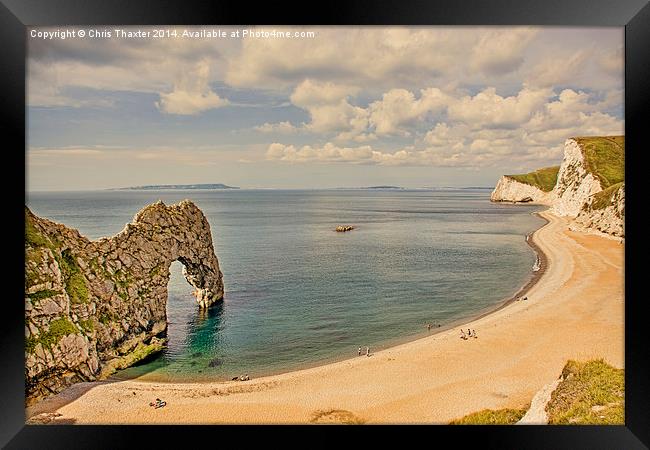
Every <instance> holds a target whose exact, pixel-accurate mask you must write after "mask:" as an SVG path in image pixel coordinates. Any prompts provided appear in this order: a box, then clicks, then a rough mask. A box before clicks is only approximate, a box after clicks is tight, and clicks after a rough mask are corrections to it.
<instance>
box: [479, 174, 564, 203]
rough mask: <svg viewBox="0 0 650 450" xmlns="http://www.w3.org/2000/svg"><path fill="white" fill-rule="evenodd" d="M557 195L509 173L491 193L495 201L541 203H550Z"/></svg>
mask: <svg viewBox="0 0 650 450" xmlns="http://www.w3.org/2000/svg"><path fill="white" fill-rule="evenodd" d="M554 198H555V196H554V194H553V193H552V192H544V191H542V190H541V189H539V188H537V187H535V186H532V185H530V184H526V183H520V182H519V181H517V180H515V179H514V178H511V177H509V176H507V175H504V176H502V177H501V178H499V181H498V182H497V185H496V187H495V188H494V190H493V191H492V194H491V195H490V200H491V201H493V202H513V203H528V202H532V203H539V204H542V205H550V204H551V203H552V202H553V200H554Z"/></svg>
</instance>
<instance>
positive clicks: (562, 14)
mask: <svg viewBox="0 0 650 450" xmlns="http://www.w3.org/2000/svg"><path fill="white" fill-rule="evenodd" d="M94 24H98V25H99V24H106V25H110V24H121V25H136V24H140V25H156V24H188V25H189V24H197V25H198V24H223V25H237V24H239V25H241V24H277V25H287V24H303V25H318V24H321V25H330V24H331V25H541V26H544V25H555V26H577V27H580V26H624V27H625V62H626V64H625V134H626V141H627V143H626V146H627V148H628V151H627V152H626V153H627V155H626V163H627V164H626V168H625V170H626V172H627V174H626V184H627V185H628V186H627V188H626V195H627V202H628V208H627V211H626V235H627V236H626V237H627V238H630V237H631V239H632V240H631V242H632V245H627V246H626V255H625V257H626V270H625V292H626V302H625V326H626V333H625V341H626V347H625V368H626V375H625V382H626V396H625V400H626V402H625V416H626V419H625V426H568V427H564V426H550V427H549V426H547V427H545V426H518V427H508V426H500V427H491V426H469V427H468V426H464V427H447V426H433V427H415V431H418V435H419V436H418V437H420V438H424V439H425V442H427V443H430V444H431V445H438V446H440V445H445V446H453V447H455V448H462V447H463V446H465V445H468V442H472V443H473V445H480V446H481V447H488V448H501V449H505V448H519V449H523V448H540V449H541V448H554V449H560V448H570V449H577V448H589V449H597V448H607V449H613V448H621V449H623V448H624V449H636V448H648V445H649V443H650V426H649V424H650V415H649V414H648V411H649V407H648V403H649V402H648V400H649V399H650V392H649V390H648V379H650V374H649V373H648V367H647V360H648V359H647V357H648V345H647V342H648V339H647V334H646V333H645V328H646V327H644V325H645V324H644V316H643V314H642V312H641V311H642V308H643V303H645V299H644V298H643V297H641V296H639V295H637V293H638V292H639V287H640V285H639V279H638V273H639V270H642V268H643V265H642V263H639V264H635V262H636V261H637V259H638V258H637V257H638V256H640V254H641V248H640V240H641V239H642V237H643V236H642V232H641V231H640V230H639V228H637V227H638V225H639V223H638V218H639V217H640V213H639V212H638V210H637V208H636V206H635V205H639V204H641V202H642V200H641V199H642V198H643V197H642V195H641V194H640V192H642V191H640V189H641V186H640V180H641V179H642V175H637V173H636V171H638V170H640V167H641V164H640V163H639V162H640V161H639V159H640V157H641V154H642V152H644V151H647V150H646V149H647V144H646V143H645V142H644V140H643V132H642V129H643V127H644V125H645V124H644V123H643V117H645V116H646V115H647V114H644V113H647V112H648V106H647V105H648V102H649V100H650V97H649V96H648V91H649V89H648V84H647V83H649V80H650V77H649V74H650V70H649V69H650V52H648V48H650V45H649V44H650V5H649V4H648V1H646V0H618V1H615V0H609V1H608V0H591V1H590V0H570V1H569V0H545V1H543V2H542V1H534V0H491V1H482V0H445V1H436V2H431V1H424V0H401V1H399V2H391V3H389V4H386V3H383V2H370V1H362V0H354V1H352V0H347V1H328V2H323V3H320V4H311V3H310V4H308V3H303V4H300V5H293V4H278V3H277V2H264V3H247V2H235V1H232V0H229V1H218V2H199V1H190V0H184V1H182V2H181V1H170V0H164V1H157V2H153V1H146V0H140V1H135V0H119V1H111V2H108V1H101V0H93V1H89V0H85V1H84V0H50V1H48V0H0V43H1V44H2V64H1V65H0V68H1V69H0V77H1V80H2V82H1V83H0V92H2V97H0V98H1V99H2V103H1V104H0V110H1V111H2V112H1V114H2V116H1V117H2V121H1V122H0V123H2V129H3V130H4V133H3V134H4V136H5V139H6V141H5V142H14V143H15V144H13V145H12V146H11V147H10V146H9V144H5V145H6V147H5V152H4V156H5V165H6V164H8V167H7V166H6V167H5V171H6V172H5V173H7V174H8V175H10V176H11V178H7V180H9V179H11V180H15V179H16V177H17V179H18V180H21V179H22V180H23V186H24V181H25V178H23V177H24V175H25V153H24V152H20V150H19V149H20V147H21V146H23V148H24V149H26V148H27V142H26V135H25V130H26V127H25V125H26V123H25V122H26V109H25V56H26V54H25V53H26V29H27V27H29V26H38V25H94ZM8 137H13V138H15V139H13V140H9V139H7V138H8ZM644 144H645V145H644ZM15 183H16V182H15V181H9V182H7V181H5V186H6V189H5V191H6V193H7V194H8V195H7V197H10V198H8V199H6V202H5V203H6V204H9V205H10V206H6V207H5V208H8V209H9V212H8V213H7V216H9V217H7V216H5V218H4V220H5V222H6V223H5V225H6V226H5V227H4V228H5V229H6V230H7V231H6V232H5V233H6V234H5V238H4V240H3V241H4V244H5V248H7V247H9V250H10V253H9V255H10V257H9V258H7V259H6V261H5V262H6V263H7V264H6V265H7V266H8V268H7V269H6V270H4V271H3V274H4V277H2V278H3V279H4V280H5V281H6V283H5V289H8V291H7V293H8V295H5V296H4V297H5V298H4V301H3V302H2V307H3V311H2V313H1V314H0V317H2V320H3V326H2V327H1V328H0V330H1V333H0V349H1V351H2V353H1V355H2V360H1V361H2V366H3V367H2V370H0V378H1V381H0V389H1V390H2V396H1V397H0V399H2V400H1V402H2V413H1V414H0V415H1V416H2V419H1V420H0V445H2V446H5V447H6V448H20V449H23V448H30V449H32V448H33V449H36V448H104V447H107V448H108V447H110V448H123V447H131V446H133V444H134V442H135V441H136V440H137V439H139V438H142V439H144V440H145V442H146V441H148V442H154V445H156V446H157V447H159V446H161V445H162V446H166V444H168V443H170V442H173V441H172V438H178V437H181V438H187V439H188V440H187V441H186V442H188V443H190V442H193V443H200V440H199V439H201V438H203V439H208V441H206V442H213V443H214V445H215V446H216V445H220V444H219V441H220V440H221V439H224V440H225V437H224V434H228V437H229V438H236V439H237V442H238V444H240V445H241V444H244V445H246V443H248V442H251V443H252V442H255V438H256V437H259V435H256V434H255V433H243V431H245V430H244V429H241V428H239V427H224V426H219V427H217V426H207V427H188V426H155V427H147V426H110V427H109V426H61V425H59V426H26V425H25V407H24V345H23V339H24V331H23V320H22V317H23V315H24V310H23V303H22V302H21V301H20V300H19V299H20V295H21V290H22V283H21V282H18V281H17V280H20V279H21V278H22V277H23V276H24V275H23V274H22V262H23V258H24V248H23V245H22V239H21V237H20V236H21V235H22V233H23V232H24V231H23V230H24V222H23V220H24V219H23V217H24V215H23V214H24V212H23V206H24V204H25V197H24V196H25V192H26V191H25V189H23V191H22V194H21V193H20V192H17V191H18V189H19V188H18V187H14V184H15ZM14 191H16V192H14ZM630 205H631V206H630ZM14 272H15V276H12V273H14ZM23 294H24V292H23ZM253 428H254V429H255V430H256V431H257V430H258V429H264V431H267V432H268V431H271V430H272V431H276V430H278V429H279V430H286V427H259V426H255V427H253ZM323 428H327V430H328V433H329V430H332V428H330V427H303V429H302V430H301V431H302V432H304V431H305V429H307V430H306V431H308V432H312V431H314V430H316V431H314V432H315V433H323ZM335 428H336V430H337V431H342V429H341V428H340V427H335ZM248 429H249V428H246V430H248ZM358 430H361V432H362V433H365V436H368V437H373V438H374V437H383V436H384V434H385V433H386V432H392V431H395V430H398V431H408V433H409V434H411V433H412V432H413V431H414V429H413V428H410V429H409V430H404V427H372V429H370V430H369V429H368V427H358V428H353V429H345V431H346V432H350V431H351V432H355V433H356V432H359V431H358ZM420 432H421V433H422V434H420ZM151 439H153V441H150V440H151ZM292 440H293V439H292ZM297 442H298V443H299V441H297ZM445 442H447V443H448V444H443V443H445ZM414 444H415V442H414Z"/></svg>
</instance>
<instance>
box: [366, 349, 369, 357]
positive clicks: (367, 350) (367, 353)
mask: <svg viewBox="0 0 650 450" xmlns="http://www.w3.org/2000/svg"><path fill="white" fill-rule="evenodd" d="M366 356H370V347H366Z"/></svg>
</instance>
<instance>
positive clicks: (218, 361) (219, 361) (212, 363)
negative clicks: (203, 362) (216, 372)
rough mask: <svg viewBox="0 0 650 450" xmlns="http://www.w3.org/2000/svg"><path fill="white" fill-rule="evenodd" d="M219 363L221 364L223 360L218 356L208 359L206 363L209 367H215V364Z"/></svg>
mask: <svg viewBox="0 0 650 450" xmlns="http://www.w3.org/2000/svg"><path fill="white" fill-rule="evenodd" d="M221 364H223V361H222V360H220V359H219V358H215V359H213V360H212V361H210V362H209V363H208V366H209V367H217V366H220V365H221Z"/></svg>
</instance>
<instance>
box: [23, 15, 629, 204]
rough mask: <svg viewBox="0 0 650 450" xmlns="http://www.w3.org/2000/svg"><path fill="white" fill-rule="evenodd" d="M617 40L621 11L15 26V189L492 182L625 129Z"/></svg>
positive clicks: (621, 31) (621, 38) (621, 63)
mask: <svg viewBox="0 0 650 450" xmlns="http://www.w3.org/2000/svg"><path fill="white" fill-rule="evenodd" d="M117 29H121V30H126V31H131V32H135V31H137V30H141V31H143V32H144V33H143V34H147V33H148V34H149V36H148V37H146V36H145V37H138V36H137V35H135V33H134V34H132V35H131V36H127V35H126V34H127V33H118V32H117V31H116V30H117ZM66 30H67V31H69V32H70V31H75V32H76V33H78V31H79V30H83V32H84V34H85V35H84V36H83V37H80V36H79V35H78V34H76V33H75V36H74V37H72V36H69V35H67V36H66V35H65V34H62V33H57V32H62V31H66ZM156 30H160V31H162V37H160V36H156V34H158V35H160V34H161V33H160V32H157V31H156ZM174 31H175V32H176V36H175V37H174V36H173V32H174ZM201 31H203V32H204V33H201ZM45 32H47V33H45ZM168 32H169V34H168ZM184 32H186V33H184ZM207 32H211V33H214V35H217V36H216V37H215V36H214V35H213V36H207V35H206V33H207ZM219 32H220V34H219ZM244 32H246V35H245V36H244ZM273 32H275V34H273ZM237 34H238V35H237ZM289 34H292V35H290V36H289ZM293 34H295V36H294V35H293ZM62 36H64V37H65V39H63V38H62ZM623 43H624V29H623V28H622V27H608V28H584V27H577V28H559V27H494V26H490V27H473V26H472V27H469V26H454V27H439V26H436V27H383V26H381V27H379V26H369V27H297V26H294V27H273V26H264V27H261V26H256V27H219V26H214V27H207V26H201V27H185V26H163V27H116V26H110V27H94V28H89V27H82V28H79V27H76V28H72V27H71V28H62V27H58V28H56V27H54V28H52V27H49V28H48V27H42V28H34V29H28V61H27V149H26V152H27V154H26V176H27V189H28V191H43V190H55V191H56V190H90V189H105V188H115V187H126V186H138V185H147V184H195V183H224V184H228V185H231V186H240V187H242V188H291V189H293V188H299V189H301V188H333V187H361V186H373V185H396V186H402V187H407V188H417V187H461V186H486V187H488V186H493V185H494V184H495V183H496V181H497V180H498V178H499V176H501V175H502V174H513V173H524V172H528V171H531V170H534V169H537V168H540V167H546V166H550V165H558V164H559V163H560V162H561V160H562V155H563V145H564V141H565V140H566V139H567V138H570V137H573V136H589V135H612V134H623V133H624V120H623V119H624V109H623V88H624V84H623V81H624V78H623V74H624V60H623V54H624V52H623Z"/></svg>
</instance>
